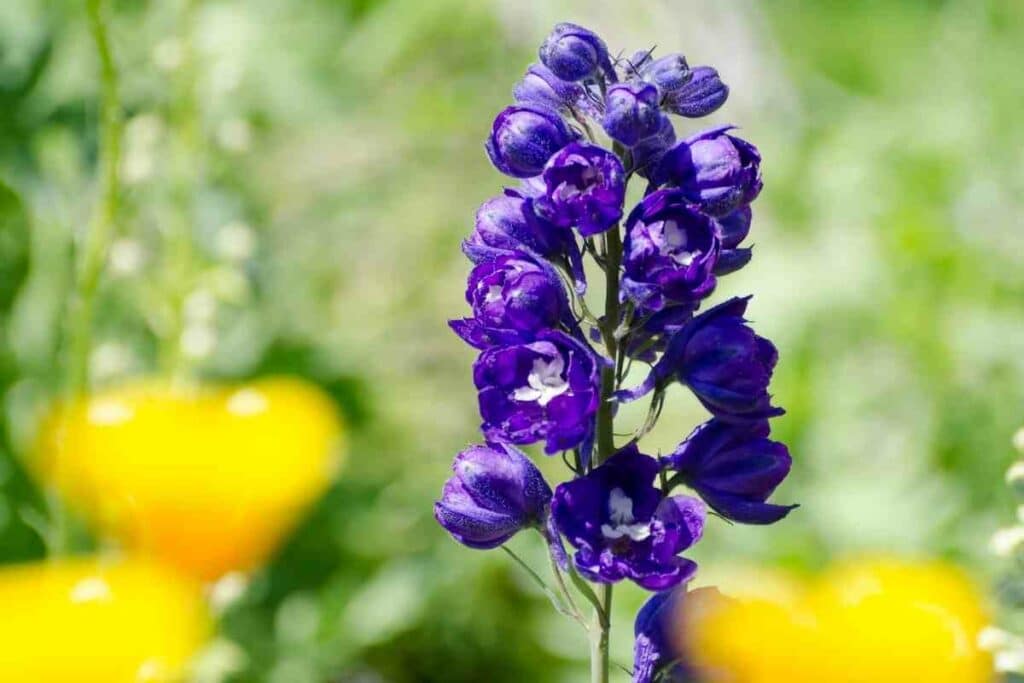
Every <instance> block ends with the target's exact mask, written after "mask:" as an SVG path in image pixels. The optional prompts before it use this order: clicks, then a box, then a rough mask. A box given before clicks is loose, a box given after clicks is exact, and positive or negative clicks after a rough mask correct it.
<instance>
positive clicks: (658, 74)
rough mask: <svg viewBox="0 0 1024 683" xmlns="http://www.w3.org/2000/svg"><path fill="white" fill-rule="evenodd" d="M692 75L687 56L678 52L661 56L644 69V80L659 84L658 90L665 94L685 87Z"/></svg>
mask: <svg viewBox="0 0 1024 683" xmlns="http://www.w3.org/2000/svg"><path fill="white" fill-rule="evenodd" d="M692 75H693V72H692V71H690V66H689V65H688V64H687V63H686V57H684V56H682V55H681V54H678V53H677V54H674V55H665V56H664V57H659V58H658V59H655V60H654V61H653V62H649V63H648V64H647V65H646V66H645V67H644V69H643V77H644V80H645V81H647V82H648V83H653V84H654V85H656V86H658V90H660V91H661V93H662V95H665V96H668V95H670V94H671V93H674V92H676V91H678V90H680V89H681V88H683V87H685V86H686V84H687V83H689V82H690V78H691V76H692Z"/></svg>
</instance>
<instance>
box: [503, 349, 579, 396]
mask: <svg viewBox="0 0 1024 683" xmlns="http://www.w3.org/2000/svg"><path fill="white" fill-rule="evenodd" d="M564 369H565V361H563V360H562V357H561V356H555V357H554V358H552V359H551V360H550V361H548V360H545V359H544V358H537V359H534V361H533V367H532V368H531V369H530V374H529V375H527V377H526V386H524V387H519V388H518V389H516V390H515V392H514V393H513V394H512V397H513V398H514V399H515V400H517V401H536V402H537V403H539V404H540V405H541V407H544V406H546V405H547V404H548V403H551V401H552V400H553V399H555V398H557V397H558V396H561V395H562V394H564V393H565V392H567V391H569V383H568V382H566V381H565V379H563V378H562V370H564Z"/></svg>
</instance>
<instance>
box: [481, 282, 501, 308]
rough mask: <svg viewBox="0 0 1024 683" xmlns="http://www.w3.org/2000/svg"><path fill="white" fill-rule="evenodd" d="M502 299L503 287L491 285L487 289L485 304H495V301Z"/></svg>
mask: <svg viewBox="0 0 1024 683" xmlns="http://www.w3.org/2000/svg"><path fill="white" fill-rule="evenodd" d="M500 299H501V285H491V286H490V287H488V288H487V294H484V302H486V303H489V304H493V303H494V302H495V301H498V300H500Z"/></svg>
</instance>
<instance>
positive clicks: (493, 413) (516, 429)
mask: <svg viewBox="0 0 1024 683" xmlns="http://www.w3.org/2000/svg"><path fill="white" fill-rule="evenodd" d="M599 362H600V361H599V359H598V357H597V355H596V354H595V353H594V352H593V351H592V350H591V349H590V348H589V347H587V345H586V344H585V343H584V342H582V341H580V340H578V339H574V338H573V337H571V336H569V335H567V334H565V333H562V332H559V331H555V330H545V331H542V332H540V333H538V334H537V337H536V341H533V342H530V343H525V344H513V345H511V346H500V347H495V348H491V349H487V350H486V351H484V352H483V353H482V354H480V357H479V358H477V360H476V363H474V364H473V382H474V383H475V384H476V388H477V390H478V392H479V394H478V398H479V403H480V414H481V415H482V416H483V425H482V429H483V432H484V435H485V436H486V437H487V438H488V439H495V440H505V441H509V442H511V443H516V444H528V443H534V442H536V441H541V440H543V441H544V442H545V445H544V451H545V452H546V453H548V454H549V455H551V454H554V453H557V452H558V451H562V450H567V449H570V448H574V447H576V446H579V445H581V444H583V443H584V442H585V441H587V440H588V439H589V437H590V435H591V433H592V432H593V428H594V414H595V413H596V412H597V405H598V397H599V395H600V386H599V375H600V371H599V370H600V369H599V366H598V363H599Z"/></svg>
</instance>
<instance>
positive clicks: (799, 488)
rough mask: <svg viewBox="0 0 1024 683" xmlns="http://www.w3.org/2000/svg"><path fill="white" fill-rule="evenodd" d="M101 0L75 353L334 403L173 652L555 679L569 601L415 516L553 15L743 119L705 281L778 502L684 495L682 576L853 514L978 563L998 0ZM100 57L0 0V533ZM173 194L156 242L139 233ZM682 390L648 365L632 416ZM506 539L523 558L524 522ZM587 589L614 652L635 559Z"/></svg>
mask: <svg viewBox="0 0 1024 683" xmlns="http://www.w3.org/2000/svg"><path fill="white" fill-rule="evenodd" d="M114 10H115V12H114V21H113V23H112V25H111V32H112V33H111V38H112V41H113V45H114V51H115V55H116V59H117V61H118V63H119V65H120V67H121V69H122V86H123V98H124V105H125V108H126V112H127V114H128V119H127V127H126V147H125V150H124V158H123V160H122V165H121V177H122V181H123V182H124V185H125V195H124V207H123V213H122V216H121V218H122V219H121V220H120V222H119V224H118V232H119V234H118V239H117V241H116V243H115V245H114V248H113V249H112V252H111V258H110V263H109V264H108V270H107V274H106V276H105V278H104V281H103V285H102V290H101V308H100V310H99V314H98V317H97V332H96V334H97V338H96V348H95V351H94V353H93V357H92V363H91V371H92V377H93V382H94V383H95V384H96V385H97V386H102V385H104V384H108V383H112V382H116V381H117V380H118V379H119V378H121V377H124V376H129V375H132V374H136V373H139V372H142V371H148V370H153V369H155V368H158V367H160V366H161V364H162V363H163V362H164V358H163V356H164V355H165V353H166V347H167V339H168V338H171V339H172V343H171V346H172V347H173V348H174V349H177V351H175V352H180V353H183V354H185V355H186V356H188V357H189V358H190V359H191V361H192V362H193V363H194V365H195V366H196V367H197V369H198V370H199V371H200V372H201V374H202V375H203V376H206V377H210V378H243V377H250V376H254V375H258V374H264V373H267V372H291V373H296V374H300V375H303V376H305V377H308V378H311V379H313V380H315V381H317V382H319V383H320V384H321V385H323V386H324V387H325V388H326V389H327V390H328V391H330V392H331V394H332V395H333V396H334V397H335V398H336V399H337V400H338V401H339V403H340V405H341V406H342V409H343V411H344V413H345V415H346V417H347V420H348V423H349V426H350V431H351V434H352V444H351V449H350V454H349V458H348V465H347V467H346V469H345V471H344V472H343V475H342V477H341V478H340V480H339V481H338V483H337V485H336V486H335V487H334V488H333V489H332V490H331V491H330V493H329V495H327V496H326V498H324V499H323V500H322V501H321V502H320V503H319V505H318V506H317V507H316V509H315V510H314V511H313V512H312V514H311V515H310V516H309V518H308V519H307V520H306V522H305V523H304V524H303V525H302V527H301V528H300V530H299V531H298V533H297V534H295V536H294V537H293V538H292V539H291V541H290V542H289V543H288V545H287V546H286V547H285V548H284V549H283V550H282V552H281V553H280V554H279V556H278V557H277V559H276V560H275V561H274V562H273V564H272V565H271V566H269V567H268V568H267V569H266V571H264V572H261V573H259V574H258V575H257V576H255V577H254V578H253V581H252V583H251V585H250V586H249V589H248V591H247V592H246V593H245V595H244V596H243V597H242V599H241V600H240V601H239V602H237V603H236V604H235V605H234V606H233V607H232V608H231V609H230V610H229V611H228V613H227V614H226V615H225V617H224V620H223V628H222V634H221V636H220V637H219V639H218V641H217V642H216V643H215V644H214V646H213V647H212V648H211V650H210V651H209V652H208V653H207V655H206V657H205V658H204V661H203V667H202V668H201V677H202V678H203V681H209V682H210V683H212V682H213V681H238V682H241V681H246V682H249V681H252V682H254V683H255V682H260V683H264V682H265V683H318V682H328V681H331V682H341V681H353V682H355V681H359V682H361V683H375V682H378V681H379V682H382V683H383V682H389V683H390V682H395V683H404V682H407V681H409V682H411V681H446V682H458V681H478V680H481V678H480V672H487V680H489V681H495V682H499V683H500V682H502V681H538V682H541V683H546V682H549V681H550V682H555V681H575V680H580V679H581V671H582V670H583V667H584V666H585V662H584V661H583V659H582V658H583V657H584V656H585V653H586V645H585V642H584V638H583V635H582V633H577V629H575V627H574V626H573V625H572V624H571V623H570V622H568V621H566V620H564V618H562V617H561V616H559V615H557V614H555V613H553V611H552V610H551V609H550V606H549V605H548V604H547V603H546V601H545V600H544V598H543V596H542V595H541V594H540V593H539V592H538V591H537V590H535V588H534V587H533V585H532V584H530V583H529V582H528V580H527V579H526V577H525V576H523V575H522V573H521V572H520V571H519V570H517V569H516V568H515V567H514V566H513V565H512V564H511V562H510V561H509V560H508V558H507V557H506V556H504V555H503V554H501V553H490V554H486V553H480V552H474V551H470V550H467V549H465V548H462V547H460V546H458V545H456V544H455V543H453V542H452V541H451V540H450V539H449V538H448V537H447V536H446V535H445V534H444V533H443V532H442V530H441V529H440V528H439V527H438V526H437V525H436V524H435V523H434V521H433V519H432V517H431V504H432V501H433V500H434V498H435V496H436V495H437V494H438V492H439V490H440V487H441V484H442V482H443V480H444V479H445V478H446V476H447V474H448V467H449V464H450V459H451V457H452V455H453V454H454V453H455V452H456V451H457V450H459V449H460V448H461V447H463V446H464V445H466V444H467V443H469V442H471V441H473V440H475V439H477V438H478V436H477V433H476V426H477V420H478V418H477V413H476V406H475V395H474V392H473V389H472V384H471V379H470V372H469V366H470V363H471V361H472V359H473V354H472V351H471V350H470V349H467V348H465V347H464V345H463V344H461V343H460V342H459V341H458V340H457V339H456V338H455V337H454V335H452V334H450V332H449V330H448V328H447V326H446V324H445V321H446V320H447V319H448V318H451V317H456V316H460V315H462V313H463V310H464V303H463V299H462V292H463V288H464V277H465V275H466V273H467V272H468V269H469V267H468V264H467V262H466V261H465V260H464V258H463V257H462V256H461V254H460V252H459V248H458V245H459V241H460V239H461V238H462V237H463V236H464V235H465V234H467V232H468V231H469V229H470V227H471V225H472V218H473V212H474V210H475V208H476V206H477V204H478V203H479V202H480V201H482V200H483V199H485V198H487V197H488V196H490V195H493V194H495V193H497V192H498V191H499V190H500V188H501V186H502V183H503V178H502V177H500V176H499V174H497V173H496V172H494V171H492V170H491V169H490V167H489V164H488V163H487V159H486V157H485V155H484V153H483V148H482V140H483V138H484V136H485V134H486V132H487V131H488V129H489V126H490V122H491V119H492V117H493V115H494V114H495V113H496V112H497V111H498V110H499V109H500V108H501V107H503V106H504V105H505V104H506V103H507V102H508V101H509V99H510V94H509V93H510V90H511V87H512V85H513V83H514V82H515V80H516V79H518V77H519V76H520V75H521V73H522V71H523V69H524V68H525V67H526V65H527V63H528V62H529V61H531V60H532V59H534V56H535V49H536V46H537V45H538V44H539V42H540V41H541V39H542V38H543V36H544V35H545V34H546V32H547V31H548V30H549V28H550V27H551V25H552V24H554V23H555V22H557V21H560V20H571V21H575V22H577V23H581V24H584V25H586V26H588V27H591V28H593V29H595V30H597V31H598V32H599V33H600V34H601V35H602V36H603V37H604V38H605V39H606V41H607V42H608V44H609V45H610V46H611V48H612V50H613V52H614V51H619V50H621V51H623V52H625V53H627V54H629V53H632V51H633V50H635V49H639V48H647V47H650V46H651V45H656V46H657V47H658V49H659V50H661V51H663V52H668V51H677V50H678V51H681V52H683V53H684V54H686V55H687V57H688V59H689V61H690V63H691V64H694V65H697V64H712V65H714V66H716V67H717V68H718V69H719V71H720V72H721V73H722V75H723V78H724V79H725V80H726V82H728V83H729V84H730V86H731V87H732V95H731V98H730V100H729V102H728V103H727V105H726V106H725V108H724V109H723V110H722V111H720V112H719V113H717V114H716V115H715V116H714V117H713V118H712V120H710V121H709V122H708V124H709V125H710V124H711V123H715V122H719V121H729V122H734V123H736V124H739V125H740V126H741V127H742V134H743V135H744V137H746V138H748V139H750V140H752V141H753V142H755V143H756V144H757V145H758V146H759V147H760V148H761V151H762V153H763V155H764V158H765V163H764V167H763V168H764V175H765V191H764V193H763V195H762V197H761V199H760V200H759V201H758V203H757V205H756V207H755V215H756V220H755V224H754V230H753V232H752V241H753V242H754V243H755V244H756V251H755V259H754V262H753V264H752V265H751V266H750V267H748V268H747V269H745V270H744V271H743V272H742V274H740V275H738V276H736V277H734V278H730V279H729V280H730V282H729V283H728V285H727V286H726V287H725V289H724V290H723V291H722V292H720V294H719V296H721V295H722V294H729V293H733V292H736V293H746V292H749V291H752V292H755V294H756V296H755V299H754V302H753V304H752V317H753V318H754V320H755V321H756V324H757V326H758V330H759V331H760V332H761V333H762V334H764V335H765V336H768V337H770V338H771V339H773V340H774V341H775V343H776V344H777V346H778V347H779V349H780V352H781V362H780V365H779V369H778V374H777V380H776V382H775V384H774V390H775V393H776V396H777V402H778V403H779V404H780V405H783V406H785V407H786V408H787V409H788V415H787V416H786V417H785V418H782V419H780V420H779V421H778V426H777V433H778V435H779V438H780V439H781V440H784V441H786V442H788V443H789V444H790V446H791V449H792V451H793V454H794V458H795V468H794V472H793V476H792V477H791V479H790V480H789V481H788V482H787V483H786V484H785V485H784V487H783V488H782V489H781V490H780V491H779V493H778V494H777V499H778V500H779V501H780V502H790V501H796V502H800V503H801V504H802V507H801V508H800V510H799V511H797V512H796V513H794V514H793V515H791V516H790V517H789V518H788V519H787V520H786V521H785V522H783V523H781V524H778V525H776V526H774V527H771V528H769V529H761V528H756V529H745V528H740V527H729V526H727V525H726V524H725V523H723V522H722V521H721V520H717V519H716V520H714V521H712V522H711V524H710V528H709V530H708V533H707V534H706V536H705V540H704V541H702V543H701V544H700V545H699V547H698V548H697V549H696V550H695V552H694V557H695V558H696V559H697V560H698V561H700V562H702V564H703V565H704V566H705V567H706V568H707V571H708V573H709V574H710V575H711V576H713V575H714V571H715V567H717V566H720V565H724V564H733V563H750V562H765V563H769V564H781V565H784V566H787V567H794V568H806V569H814V568H817V567H819V566H821V565H822V564H823V563H824V562H826V561H827V560H828V559H830V558H832V557H835V556H842V555H846V554H855V553H859V552H865V551H894V552H899V553H903V554H910V555H915V554H929V555H938V556H942V557H946V558H950V559H953V560H955V561H957V562H960V563H962V564H964V565H965V566H967V567H968V568H970V569H971V570H972V571H973V572H975V574H976V575H977V576H978V577H979V579H981V580H987V579H989V578H990V577H991V576H993V575H994V572H995V571H996V570H997V569H998V568H999V565H998V561H997V559H996V558H993V557H991V556H989V554H988V550H987V539H988V537H989V535H990V534H991V533H992V531H994V530H995V529H996V528H997V526H999V525H1000V524H1001V522H1003V521H1006V520H1009V518H1010V516H1011V515H1012V505H1011V502H1012V501H1011V498H1010V494H1009V492H1008V491H1006V490H1005V487H1004V485H1003V483H1002V476H1003V472H1004V471H1005V469H1006V466H1007V465H1008V464H1009V462H1010V460H1011V459H1012V455H1011V449H1010V446H1009V441H1010V437H1011V435H1012V434H1013V433H1014V431H1015V430H1016V429H1017V428H1018V427H1020V426H1021V424H1022V423H1024V409H1022V406H1024V225H1022V221H1021V216H1022V215H1024V199H1022V197H1024V125H1022V124H1021V118H1020V117H1021V112H1022V111H1024V79H1021V77H1020V65H1021V63H1022V61H1021V60H1022V57H1024V53H1022V47H1021V46H1022V45H1024V3H1021V2H1019V1H1018V0H947V1H944V0H900V1H898V2H897V1H894V0H854V1H850V2H819V1H817V0H765V1H764V2H754V1H753V0H750V1H735V2H720V1H716V0H702V1H701V0H693V1H679V0H664V1H652V2H635V3H634V2H618V3H612V2H584V1H583V0H573V1H558V2H541V1H540V0H534V1H533V2H526V1H521V0H520V1H516V0H494V1H479V2H475V1H470V0H433V1H431V2H424V1H423V0H301V1H300V0H234V1H231V0H219V1H213V0H211V1H209V2H192V3H187V4H186V3H184V2H180V1H174V2H171V1H168V2H142V1H140V0H131V1H129V0H122V1H120V2H116V3H114ZM97 93H98V79H97V67H96V61H95V57H94V55H93V52H92V45H91V42H90V40H89V37H88V34H87V29H86V23H85V17H84V12H83V10H82V8H81V7H80V5H79V3H75V2H69V1H67V0H5V1H4V2H2V3H0V181H2V183H3V185H2V186H0V216H2V218H0V220H4V221H7V222H8V223H9V225H13V226H20V227H18V229H15V230H12V231H10V232H9V234H8V236H7V237H5V241H4V242H0V304H5V303H6V302H7V301H8V300H10V299H12V297H14V295H15V291H14V284H15V283H16V282H19V281H20V278H19V276H18V275H19V273H18V272H17V271H18V269H19V268H21V267H22V265H25V267H27V268H28V271H27V280H26V281H25V285H24V287H22V288H21V289H20V291H18V292H17V298H16V300H14V301H13V307H12V308H11V310H10V312H9V313H6V314H3V315H0V326H2V330H3V339H2V342H0V384H2V385H3V386H4V387H6V390H5V393H4V397H3V399H4V402H3V407H4V411H3V423H4V430H5V432H6V433H5V434H0V436H3V441H4V443H3V444H2V453H0V557H2V559H3V560H4V561H10V562H13V561H18V560H26V559H32V558H38V557H40V556H41V555H42V553H43V546H42V543H41V542H40V540H39V537H38V534H37V533H36V531H34V530H33V528H32V527H33V520H34V519H36V518H37V517H38V515H39V511H40V510H41V509H42V505H43V501H42V498H41V495H40V493H39V492H38V491H36V490H35V489H34V488H33V487H32V485H31V484H30V483H29V482H28V480H27V479H26V476H25V474H24V469H23V468H22V466H21V465H20V464H19V463H20V462H21V460H22V458H23V457H24V456H25V453H26V452H27V450H28V447H29V443H30V441H31V439H32V435H33V430H34V429H35V425H36V420H37V418H38V415H39V412H40V410H41V408H42V407H43V406H45V404H46V401H47V399H48V398H49V397H50V396H52V395H53V394H54V393H55V392H56V391H57V389H58V387H59V386H60V384H61V370H60V367H61V365H60V361H59V358H60V356H59V351H60V349H59V339H60V334H61V330H62V325H63V320H64V310H65V309H64V306H65V301H66V298H67V296H68V287H69V277H68V275H69V273H70V270H71V268H70V263H71V262H70V260H69V259H70V257H71V253H72V249H71V246H72V241H73V239H74V236H75V234H76V233H78V232H80V231H81V230H83V229H84V227H85V223H86V218H87V216H88V214H89V210H90V207H91V205H92V202H93V201H94V188H95V165H96V158H97V139H96V131H97V111H98V100H97ZM677 123H678V122H677ZM696 125H703V124H696ZM696 125H695V124H694V122H688V121H683V122H682V123H680V124H679V125H678V128H679V130H681V131H686V130H694V129H695V128H696ZM182 224H184V225H185V226H186V234H189V233H190V234H191V237H192V240H191V244H188V245H186V246H185V247H183V248H184V249H186V250H187V251H188V253H189V257H188V258H186V259H179V258H176V257H175V256H174V254H168V253H164V251H165V250H166V247H165V246H164V239H163V236H164V235H166V234H168V232H173V231H174V230H175V226H180V225H182ZM19 235H20V236H22V237H24V239H25V240H28V241H29V242H30V245H28V244H25V243H22V242H19V239H18V236H19ZM29 246H30V247H31V248H30V249H29V248H28V247H29ZM28 253H31V258H30V262H29V263H23V259H22V257H21V256H22V255H23V254H28ZM0 308H6V306H0ZM211 311H212V312H211ZM700 419H701V417H700V410H699V408H698V406H697V405H696V403H694V402H692V401H690V400H688V399H687V398H686V397H685V396H684V395H683V394H682V392H676V393H675V394H674V395H673V396H672V398H671V399H670V401H669V404H668V406H667V407H666V410H665V413H664V417H663V418H662V421H661V424H660V425H659V427H658V429H657V430H656V431H655V432H654V433H653V434H652V435H651V436H650V437H649V441H648V443H649V448H650V452H654V451H656V450H658V449H662V450H668V449H671V448H672V447H673V446H674V445H675V444H676V443H677V442H678V441H679V440H680V439H681V438H682V437H683V436H685V434H686V433H688V432H689V430H690V428H691V427H692V426H693V425H695V424H696V423H697V422H698V421H699V420H700ZM547 464H549V465H551V467H548V468H547V470H546V471H547V472H549V473H550V474H552V476H559V475H558V474H557V473H558V472H559V466H560V463H558V462H557V461H552V462H549V463H547ZM513 545H514V546H515V547H516V548H517V549H518V550H520V552H521V553H522V554H523V555H524V556H526V557H529V558H533V559H534V560H535V561H536V562H537V564H538V565H540V564H541V562H542V553H543V549H542V548H541V547H539V545H535V544H534V539H532V538H517V539H516V540H515V541H514V542H513ZM619 595H620V599H619V600H618V605H617V607H618V610H619V611H618V613H617V615H616V622H617V630H616V636H615V653H614V655H613V658H614V659H616V660H618V661H621V662H628V660H629V652H630V647H631V641H630V635H629V634H630V632H631V627H632V625H631V623H629V620H630V615H631V614H632V613H633V611H634V610H635V609H636V607H637V606H638V605H639V603H640V601H641V600H642V598H643V596H642V595H641V593H640V591H638V590H634V589H632V588H624V589H623V590H621V591H619Z"/></svg>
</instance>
